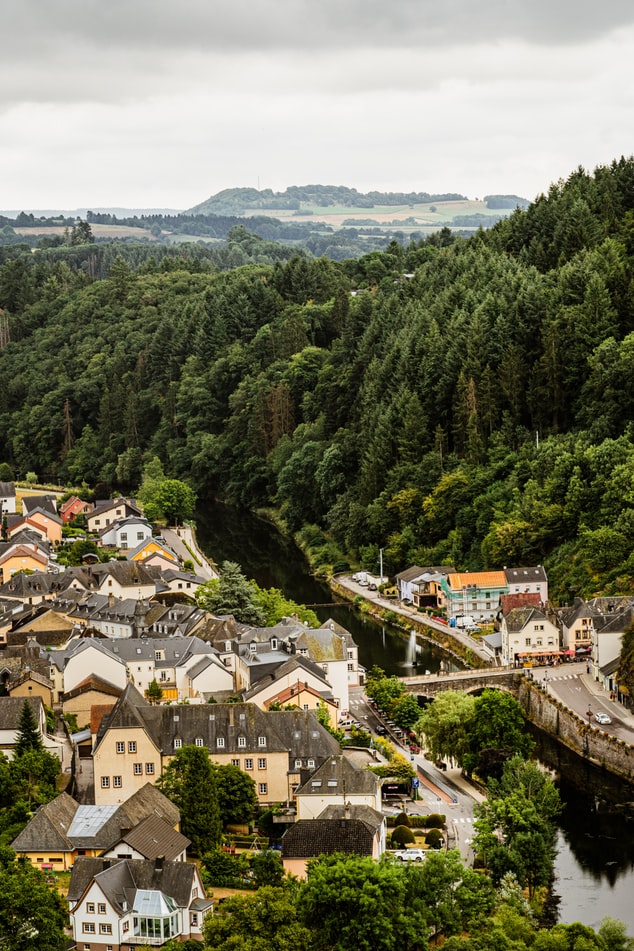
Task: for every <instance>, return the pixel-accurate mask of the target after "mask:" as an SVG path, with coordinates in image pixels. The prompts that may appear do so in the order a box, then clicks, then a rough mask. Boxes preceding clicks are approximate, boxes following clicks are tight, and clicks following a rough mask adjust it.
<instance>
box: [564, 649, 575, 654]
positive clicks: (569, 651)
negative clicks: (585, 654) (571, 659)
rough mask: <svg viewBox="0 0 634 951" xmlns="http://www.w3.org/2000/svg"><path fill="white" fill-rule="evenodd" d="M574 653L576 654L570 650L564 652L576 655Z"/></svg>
mask: <svg viewBox="0 0 634 951" xmlns="http://www.w3.org/2000/svg"><path fill="white" fill-rule="evenodd" d="M574 653H575V651H573V650H572V649H569V650H567V651H564V654H574Z"/></svg>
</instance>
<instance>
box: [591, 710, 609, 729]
mask: <svg viewBox="0 0 634 951" xmlns="http://www.w3.org/2000/svg"><path fill="white" fill-rule="evenodd" d="M594 719H595V720H596V721H597V723H600V724H601V725H602V726H605V725H607V724H608V723H612V717H609V716H608V715H607V713H602V712H601V710H599V712H598V713H595V715H594Z"/></svg>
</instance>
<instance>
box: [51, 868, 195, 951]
mask: <svg viewBox="0 0 634 951" xmlns="http://www.w3.org/2000/svg"><path fill="white" fill-rule="evenodd" d="M68 903H69V912H70V921H71V927H72V931H73V938H74V940H75V942H76V944H77V947H78V948H86V946H87V945H88V946H89V948H90V951H95V949H97V951H121V949H123V948H126V949H127V948H130V946H132V945H152V946H155V947H160V946H161V945H163V944H165V943H166V942H167V941H169V940H171V939H178V940H180V941H185V940H188V939H190V938H193V939H195V940H198V941H200V940H201V938H202V924H203V921H204V918H205V915H206V914H208V913H209V911H211V908H212V903H211V902H210V901H209V900H208V899H207V898H206V894H205V888H204V885H203V883H202V879H201V877H200V872H199V871H198V868H197V866H196V865H194V864H193V863H192V862H166V861H163V860H162V859H157V860H155V861H149V860H143V859H107V858H80V859H78V860H77V861H76V863H75V865H74V866H73V871H72V874H71V879H70V884H69V888H68Z"/></svg>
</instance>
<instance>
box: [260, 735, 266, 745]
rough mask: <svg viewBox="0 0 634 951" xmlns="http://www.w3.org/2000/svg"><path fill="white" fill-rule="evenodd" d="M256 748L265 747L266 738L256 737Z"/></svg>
mask: <svg viewBox="0 0 634 951" xmlns="http://www.w3.org/2000/svg"><path fill="white" fill-rule="evenodd" d="M258 746H266V737H265V736H258Z"/></svg>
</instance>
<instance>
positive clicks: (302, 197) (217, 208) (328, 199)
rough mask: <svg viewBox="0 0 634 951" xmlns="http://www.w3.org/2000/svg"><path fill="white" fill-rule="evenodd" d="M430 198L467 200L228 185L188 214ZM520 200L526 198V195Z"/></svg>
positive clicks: (453, 197) (452, 197)
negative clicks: (280, 190)
mask: <svg viewBox="0 0 634 951" xmlns="http://www.w3.org/2000/svg"><path fill="white" fill-rule="evenodd" d="M491 197H498V198H500V197H509V196H491ZM430 201H466V198H465V196H464V195H460V194H458V193H448V194H444V195H433V194H430V193H429V192H378V191H372V192H367V193H365V194H363V193H362V192H359V191H357V189H356V188H348V187H346V186H345V185H290V186H289V187H288V188H287V189H286V190H285V191H283V192H274V191H272V190H271V189H270V188H265V189H262V190H261V191H258V189H257V188H225V189H224V190H223V191H220V192H218V193H217V194H216V195H212V196H211V197H210V198H207V200H206V201H203V202H201V203H200V204H199V205H195V206H194V207H193V208H190V209H189V210H188V212H187V214H191V215H241V214H244V213H245V212H247V211H263V210H266V211H300V210H301V209H302V207H303V206H307V205H312V206H316V207H318V208H332V207H340V208H375V207H376V206H386V205H420V204H424V203H426V202H430ZM518 201H520V202H523V201H524V199H518ZM513 207H515V206H514V205H513Z"/></svg>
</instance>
